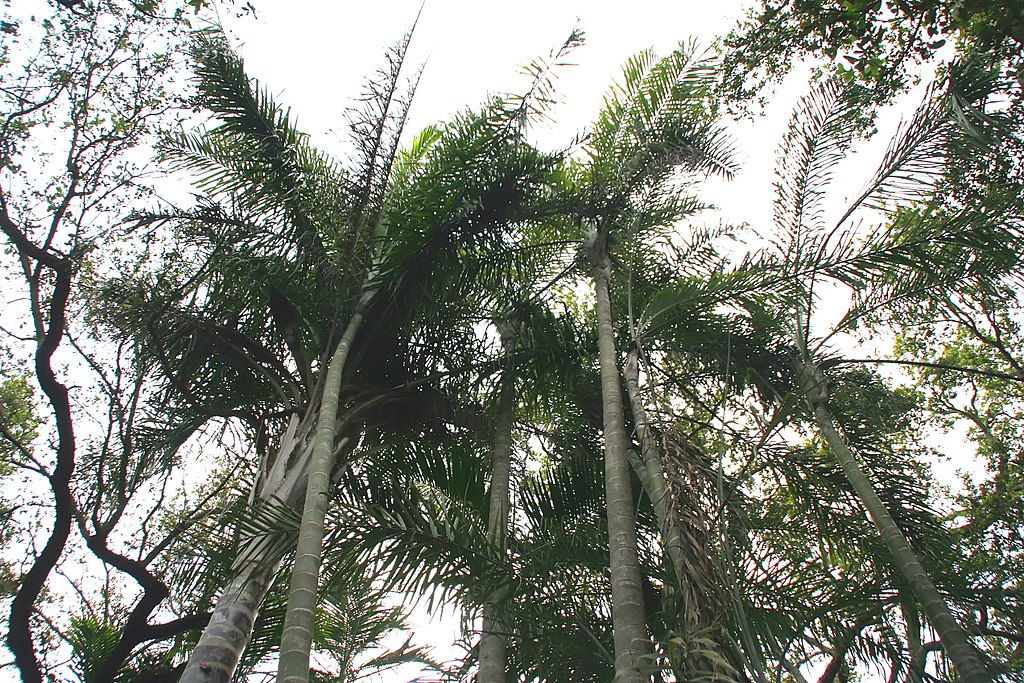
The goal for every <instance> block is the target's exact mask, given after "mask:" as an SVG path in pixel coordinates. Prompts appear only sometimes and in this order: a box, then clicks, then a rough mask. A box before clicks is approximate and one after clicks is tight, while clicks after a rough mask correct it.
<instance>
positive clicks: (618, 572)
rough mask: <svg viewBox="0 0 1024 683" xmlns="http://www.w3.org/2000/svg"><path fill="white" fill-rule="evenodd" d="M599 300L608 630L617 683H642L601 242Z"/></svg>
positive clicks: (638, 594) (628, 494) (640, 611)
mask: <svg viewBox="0 0 1024 683" xmlns="http://www.w3.org/2000/svg"><path fill="white" fill-rule="evenodd" d="M589 256H590V259H591V262H592V263H593V266H594V291H595V294H596V297H597V340H598V358H599V362H600V366H601V400H602V404H603V412H604V479H605V505H606V508H607V515H608V550H609V568H610V573H611V585H612V629H613V631H614V639H615V680H616V683H640V682H642V681H644V680H645V679H646V677H645V676H644V675H643V674H642V673H641V672H640V670H639V667H640V664H641V663H642V662H641V658H642V657H643V655H644V654H645V653H646V651H647V649H648V637H647V624H646V619H645V616H644V600H643V589H642V586H641V583H640V562H639V559H638V556H637V538H636V512H635V510H634V507H633V492H632V489H631V487H630V482H629V461H628V460H627V457H626V448H627V442H626V428H625V419H624V417H623V407H622V386H621V384H620V382H619V367H618V363H617V360H616V357H617V353H616V349H615V327H614V325H613V324H612V307H611V299H610V296H609V280H610V277H611V262H610V261H609V258H608V251H607V242H606V241H605V240H603V239H600V238H599V241H598V243H597V244H595V245H592V246H591V248H590V254H589Z"/></svg>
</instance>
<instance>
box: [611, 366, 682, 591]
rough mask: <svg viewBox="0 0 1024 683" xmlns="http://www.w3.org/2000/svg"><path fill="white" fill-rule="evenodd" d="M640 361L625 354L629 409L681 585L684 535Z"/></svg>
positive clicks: (649, 491)
mask: <svg viewBox="0 0 1024 683" xmlns="http://www.w3.org/2000/svg"><path fill="white" fill-rule="evenodd" d="M638 361H639V354H638V353H637V350H636V348H631V349H630V350H629V352H628V353H626V366H625V371H624V373H623V374H624V375H625V378H626V394H627V395H628V396H629V406H630V408H631V410H632V412H633V422H634V424H635V425H636V435H637V439H638V440H639V441H640V452H641V455H643V461H644V478H643V482H644V488H645V489H646V490H647V495H648V496H649V497H650V499H651V503H652V504H653V505H654V513H655V514H656V515H657V517H658V524H659V526H660V528H661V540H662V543H663V544H664V546H665V554H666V555H667V556H668V561H669V563H670V564H671V565H672V571H673V572H674V574H675V577H676V581H677V582H678V584H679V585H680V586H681V585H682V583H683V577H684V576H685V572H684V570H685V565H684V564H683V563H684V561H685V554H684V551H683V536H682V534H681V533H680V532H679V526H678V525H676V524H675V523H674V522H673V521H672V515H671V504H672V496H671V494H670V493H669V490H668V482H667V480H666V479H665V469H664V468H663V467H662V464H661V457H660V456H659V455H658V445H657V443H656V442H655V440H654V434H653V432H652V431H651V428H650V426H649V425H650V423H649V422H648V420H647V410H646V409H645V408H644V402H643V398H642V397H641V396H640V369H639V364H638Z"/></svg>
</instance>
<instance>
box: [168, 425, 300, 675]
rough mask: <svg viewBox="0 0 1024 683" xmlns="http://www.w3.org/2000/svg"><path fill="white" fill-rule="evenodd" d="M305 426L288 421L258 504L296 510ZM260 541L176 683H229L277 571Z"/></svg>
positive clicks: (249, 549)
mask: <svg viewBox="0 0 1024 683" xmlns="http://www.w3.org/2000/svg"><path fill="white" fill-rule="evenodd" d="M310 424H311V423H310V422H308V418H307V420H302V421H300V420H298V419H297V418H293V421H292V423H291V424H289V426H288V429H287V430H286V431H285V433H284V435H283V436H282V437H281V443H280V445H279V447H278V451H277V456H276V458H275V459H274V466H273V467H272V468H271V469H270V471H269V472H267V473H266V475H265V477H266V478H265V479H264V480H262V481H260V482H257V485H258V490H256V491H254V495H258V496H259V498H260V499H261V500H263V501H267V502H268V504H271V501H279V502H283V503H284V504H285V505H289V506H291V507H295V508H298V506H299V503H300V502H301V500H302V497H301V495H300V494H301V492H302V491H303V489H304V488H305V487H304V486H302V484H303V483H304V480H303V478H302V471H303V470H305V469H306V465H307V462H308V460H309V458H310V455H311V454H310V451H311V450H312V443H311V440H312V430H311V426H310ZM263 543H264V540H263V539H260V538H256V539H252V540H251V541H250V542H249V543H248V544H247V545H246V547H244V548H243V549H242V550H241V551H240V552H239V556H238V558H239V559H238V560H236V565H235V566H234V567H233V568H232V569H233V570H234V571H235V576H234V578H233V579H232V580H231V583H230V584H228V586H227V587H226V588H225V589H224V592H223V593H221V596H220V598H219V599H218V600H217V604H216V606H215V607H214V610H213V614H212V615H211V617H210V622H209V624H208V625H207V626H206V628H205V629H203V633H202V635H201V636H200V637H199V643H198V644H197V645H196V647H195V649H194V650H193V651H192V655H191V656H190V657H189V660H188V663H187V664H186V666H185V668H184V670H183V672H182V675H181V679H180V683H229V681H231V680H233V678H234V675H235V669H236V668H237V667H238V662H239V661H240V660H241V658H242V653H243V652H244V651H245V648H246V647H247V646H248V645H249V640H250V638H251V636H252V629H253V625H254V623H255V621H256V615H257V613H258V612H259V608H260V605H261V604H262V603H263V600H264V598H265V597H266V595H267V591H268V590H269V588H270V585H271V583H273V580H274V577H275V576H276V575H277V572H278V569H279V568H280V562H279V561H278V560H276V559H274V558H273V556H272V555H270V554H268V552H267V549H266V548H265V547H262V544H263Z"/></svg>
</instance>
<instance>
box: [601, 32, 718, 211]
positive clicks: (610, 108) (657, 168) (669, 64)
mask: <svg viewBox="0 0 1024 683" xmlns="http://www.w3.org/2000/svg"><path fill="white" fill-rule="evenodd" d="M714 74H715V70H714V62H713V60H711V59H709V58H707V57H695V56H694V48H693V46H681V47H680V48H679V49H677V50H675V51H674V52H672V53H671V54H670V55H669V56H667V57H665V58H662V59H656V58H655V56H654V54H653V52H651V51H645V52H642V53H640V54H639V55H637V56H635V57H633V58H631V59H630V60H629V61H627V63H626V65H625V66H624V67H623V78H622V82H621V83H619V84H617V85H615V86H613V88H612V90H611V91H610V92H609V93H608V95H607V96H606V98H605V103H604V106H603V108H602V110H601V112H600V113H599V115H598V118H597V121H596V122H595V123H594V127H593V133H592V135H591V137H590V139H589V140H588V145H587V147H588V151H589V154H590V156H591V159H592V164H593V169H594V172H595V175H596V178H595V180H596V181H597V182H598V183H599V184H600V185H607V186H608V188H609V189H612V190H613V191H615V192H619V191H621V190H622V189H623V188H628V191H632V190H633V189H634V188H637V187H640V186H641V185H642V184H643V183H644V182H646V180H647V179H650V178H664V177H666V176H667V175H668V174H671V173H672V172H673V171H674V170H675V169H677V168H683V169H686V170H688V171H691V172H697V173H716V174H720V175H723V176H725V177H730V176H731V175H732V174H733V173H734V172H735V170H736V166H735V162H734V161H733V160H732V151H731V145H730V144H729V142H728V139H727V137H726V136H725V134H724V133H723V131H722V129H721V128H720V127H719V126H717V125H716V124H714V123H713V119H712V117H710V116H709V113H710V112H711V107H710V105H709V102H710V98H709V92H710V88H711V86H712V84H713V80H714Z"/></svg>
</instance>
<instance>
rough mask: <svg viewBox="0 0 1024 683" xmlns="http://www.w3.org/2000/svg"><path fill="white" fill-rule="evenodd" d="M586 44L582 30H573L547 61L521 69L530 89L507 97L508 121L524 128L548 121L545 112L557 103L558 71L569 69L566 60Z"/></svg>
mask: <svg viewBox="0 0 1024 683" xmlns="http://www.w3.org/2000/svg"><path fill="white" fill-rule="evenodd" d="M584 42H585V39H584V34H583V31H582V30H581V29H580V28H579V27H576V28H574V29H573V30H572V31H571V32H570V33H569V37H568V38H566V39H565V42H564V43H562V45H561V46H559V47H558V48H557V49H555V50H552V51H551V54H549V55H548V56H547V57H546V58H543V59H535V60H534V61H532V62H530V63H529V64H527V65H526V66H524V67H522V69H521V72H522V73H523V75H525V76H526V77H527V78H529V79H530V86H529V87H528V88H527V89H526V91H525V92H524V93H522V94H515V95H510V96H508V97H507V98H506V102H507V107H508V110H509V112H510V113H511V119H512V120H517V121H518V123H519V124H520V125H524V124H526V123H528V122H530V121H531V120H548V119H549V118H550V117H549V116H548V113H547V112H548V110H549V109H550V108H551V107H552V106H553V105H554V104H556V103H557V99H556V96H555V82H556V80H557V78H558V70H559V69H560V68H564V67H567V66H572V64H571V63H570V62H567V61H565V60H566V58H567V57H568V56H569V54H570V53H571V52H572V51H573V50H575V49H576V48H578V47H580V46H581V45H583V43H584Z"/></svg>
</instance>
